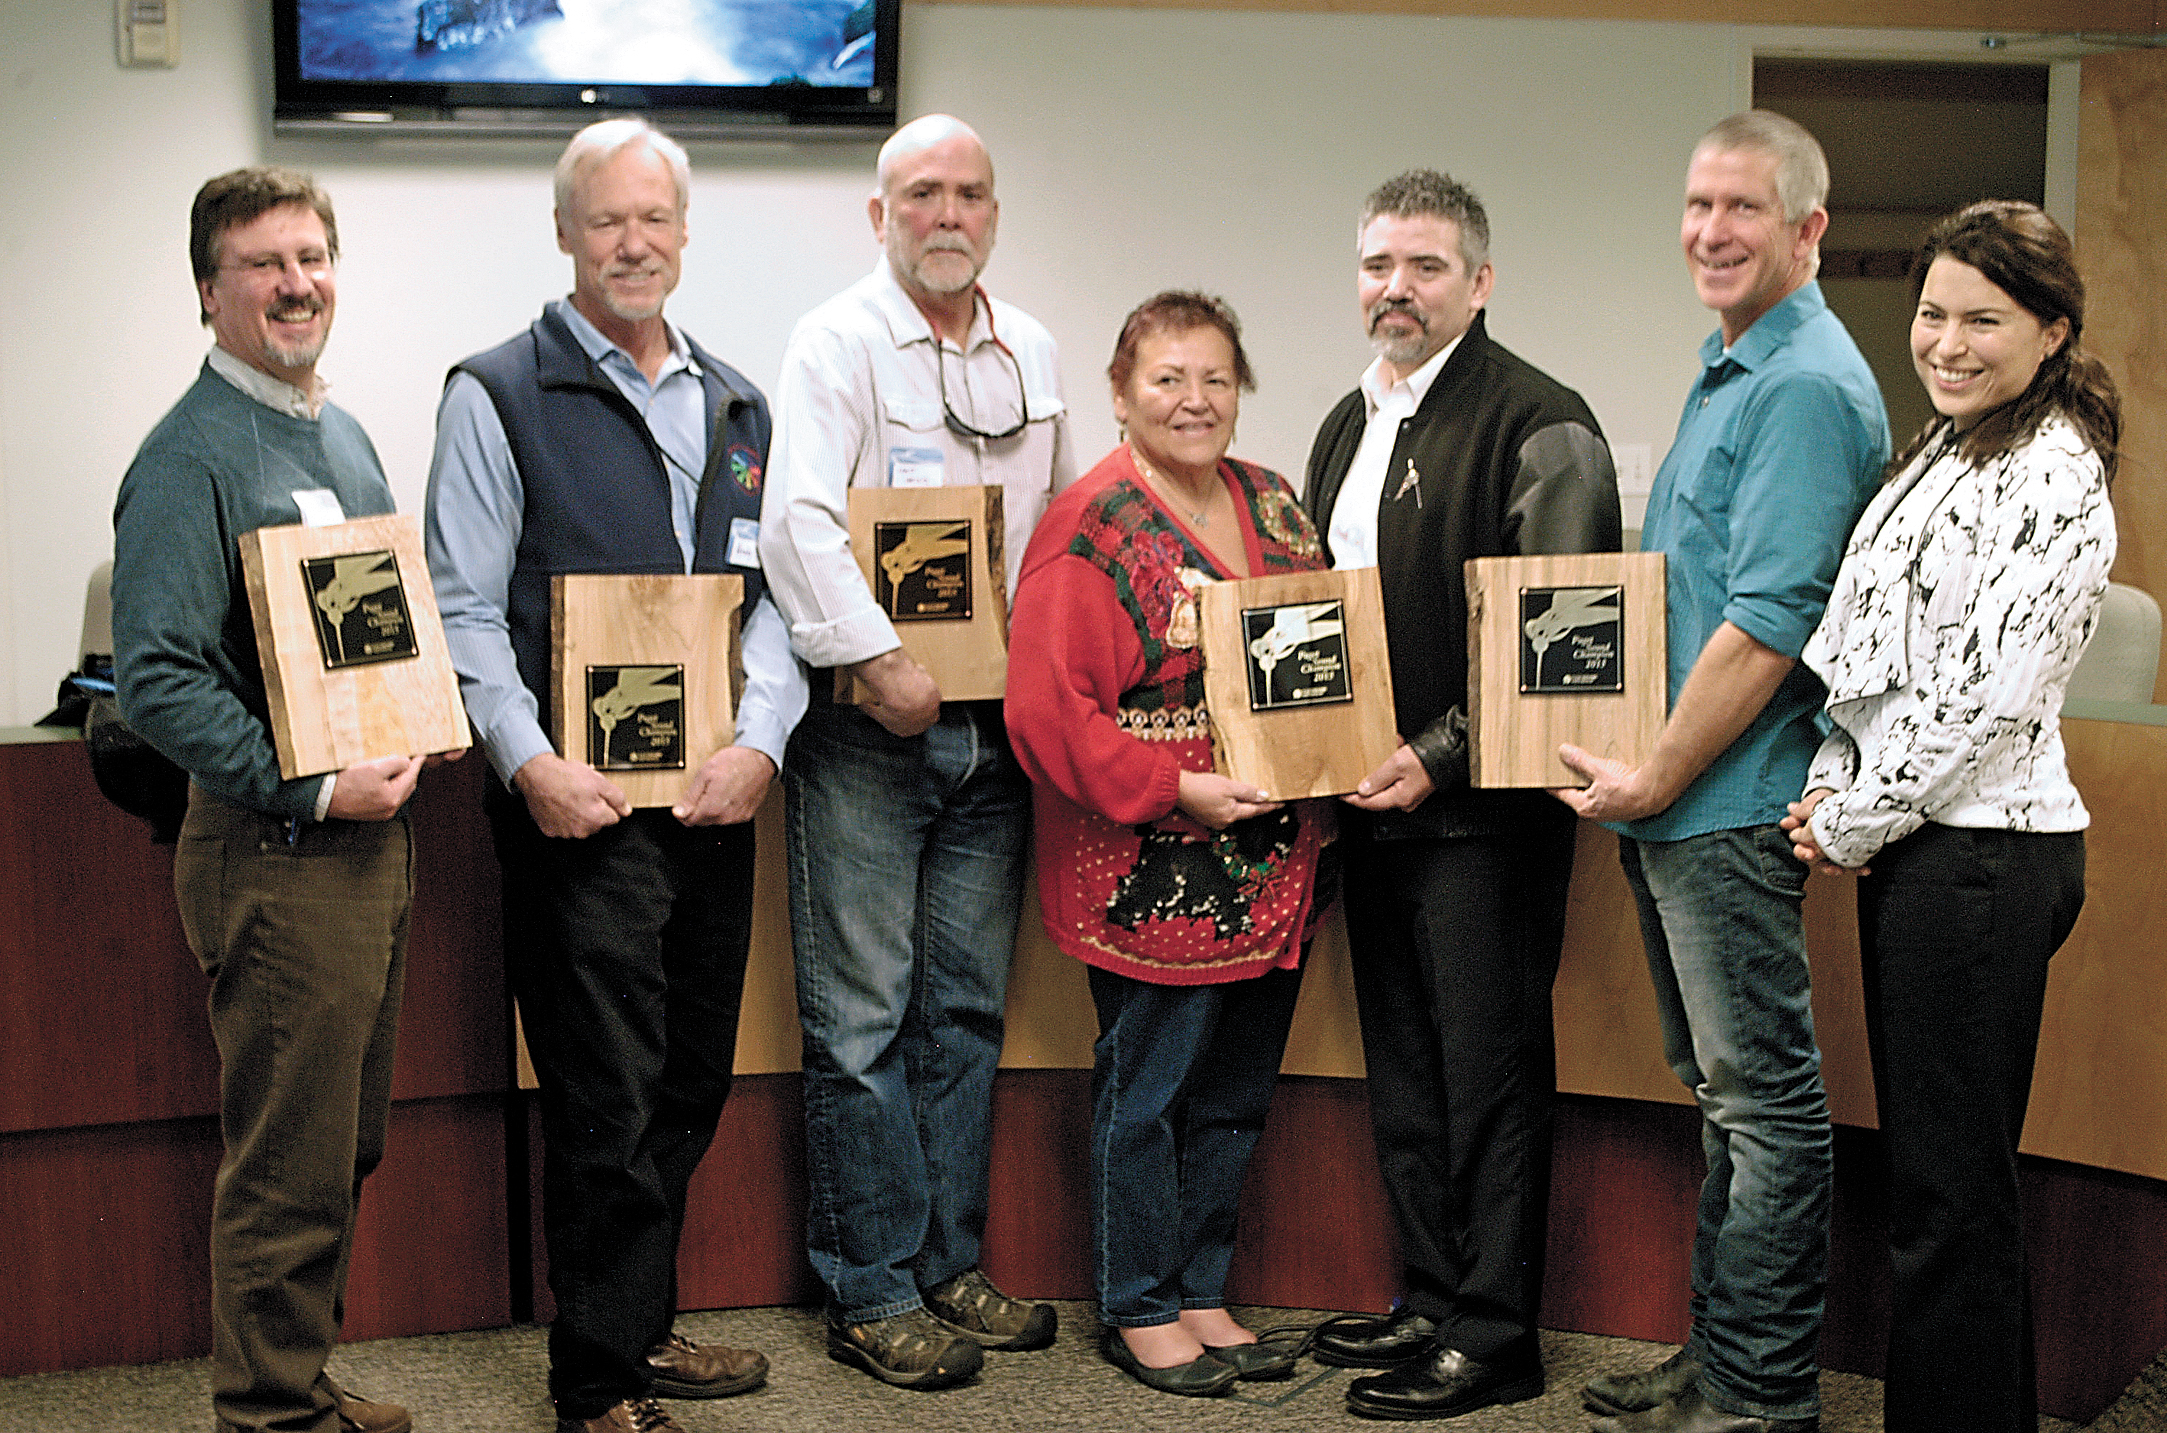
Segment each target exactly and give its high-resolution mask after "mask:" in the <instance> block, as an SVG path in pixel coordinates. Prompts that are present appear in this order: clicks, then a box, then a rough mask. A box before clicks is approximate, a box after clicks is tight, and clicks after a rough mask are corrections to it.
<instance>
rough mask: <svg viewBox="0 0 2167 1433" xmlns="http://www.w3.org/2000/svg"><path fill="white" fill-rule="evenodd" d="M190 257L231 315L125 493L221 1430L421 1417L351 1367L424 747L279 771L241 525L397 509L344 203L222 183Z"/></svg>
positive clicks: (380, 1432)
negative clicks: (195, 1043)
mask: <svg viewBox="0 0 2167 1433" xmlns="http://www.w3.org/2000/svg"><path fill="white" fill-rule="evenodd" d="M188 248H189V259H190V262H191V263H192V264H193V266H194V269H195V276H196V292H197V298H198V301H199V303H200V305H201V316H202V319H203V322H204V323H205V324H206V325H208V326H209V327H210V329H211V331H212V333H213V335H214V336H215V337H216V340H217V344H216V346H215V347H214V348H212V350H211V352H210V356H209V358H208V359H207V360H206V361H205V363H204V365H203V370H202V372H201V373H200V374H199V375H198V376H197V378H196V382H195V384H194V386H193V387H191V388H190V389H189V390H188V391H187V393H185V394H183V395H182V397H181V401H180V402H179V403H178V404H176V405H174V408H173V411H172V412H170V413H168V414H167V415H166V416H165V417H164V418H163V419H162V420H160V422H159V424H158V426H157V427H155V428H153V429H152V430H151V433H150V436H149V437H148V438H145V439H144V440H143V446H142V448H141V449H140V450H139V451H138V452H137V453H136V457H135V461H134V462H133V463H132V464H130V465H129V468H128V474H127V476H126V477H125V478H124V479H122V481H121V487H120V499H119V502H118V504H117V505H116V506H115V508H114V511H113V531H114V549H113V644H114V658H115V675H116V679H117V682H118V686H119V695H120V704H121V710H122V712H123V713H124V714H125V715H126V717H127V718H128V721H129V723H130V724H131V725H133V726H134V727H135V729H136V730H137V731H139V732H141V733H142V735H143V736H144V738H145V739H146V740H147V741H149V742H150V743H151V745H153V746H155V747H156V748H157V749H158V750H159V751H161V752H163V753H165V755H166V756H167V757H169V758H171V759H172V760H173V761H174V762H175V763H176V764H177V765H179V766H180V767H181V768H182V769H184V770H185V771H187V773H188V775H189V792H188V817H187V821H186V823H185V824H184V825H183V826H182V828H181V839H180V846H179V849H178V851H177V852H176V854H175V856H174V862H173V886H174V892H175V894H176V895H177V896H178V898H179V902H180V912H181V924H182V927H183V929H184V930H185V931H186V932H187V935H188V944H189V948H190V949H191V950H193V951H194V952H195V954H196V958H197V960H198V961H200V962H201V963H202V966H203V969H204V971H205V972H206V973H207V974H208V975H209V976H210V977H211V995H210V1012H211V1030H212V1034H213V1036H214V1038H215V1039H216V1040H217V1043H218V1054H219V1065H220V1076H219V1115H220V1125H221V1128H222V1130H223V1132H224V1135H225V1142H226V1151H225V1158H224V1160H223V1162H222V1163H221V1164H220V1165H219V1169H218V1182H217V1186H216V1190H215V1193H214V1194H213V1197H212V1206H211V1285H212V1288H211V1325H212V1327H211V1405H212V1409H213V1411H214V1412H215V1413H216V1415H217V1418H218V1427H219V1429H220V1430H221V1433H256V1431H257V1430H271V1429H278V1430H282V1433H407V1430H408V1429H410V1428H411V1427H412V1420H411V1419H409V1418H408V1417H407V1413H406V1410H405V1409H403V1408H400V1407H397V1406H396V1405H393V1404H388V1403H375V1402H371V1401H370V1400H368V1399H364V1398H357V1397H355V1396H353V1395H352V1394H350V1393H348V1392H346V1390H344V1389H343V1388H341V1387H340V1386H339V1385H338V1384H337V1383H336V1382H335V1381H333V1379H332V1378H331V1376H330V1375H329V1374H328V1373H326V1372H325V1370H324V1365H325V1362H326V1361H327V1360H328V1359H329V1357H330V1355H331V1350H332V1348H333V1346H334V1345H336V1344H337V1342H338V1339H339V1320H340V1316H341V1314H342V1312H343V1303H344V1298H343V1296H344V1291H345V1284H346V1268H347V1262H348V1256H349V1254H350V1252H351V1245H352V1240H353V1231H354V1212H355V1209H356V1206H357V1203H358V1201H359V1197H360V1193H361V1181H362V1179H363V1177H365V1176H366V1175H367V1174H368V1173H369V1171H370V1170H372V1169H374V1168H375V1167H376V1165H377V1162H378V1161H379V1160H380V1159H381V1158H382V1157H383V1152H384V1132H385V1125H386V1120H387V1117H388V1113H389V1108H390V1097H391V1064H392V1053H393V1042H394V1040H395V1038H396V1035H397V1030H398V1019H399V996H400V991H401V988H402V986H403V983H404V976H405V956H406V933H407V919H408V912H409V908H410V904H411V895H412V868H413V859H412V848H411V845H410V842H409V837H408V832H407V825H406V819H405V817H404V815H403V814H402V813H401V808H402V807H403V806H404V805H405V803H406V799H407V797H408V796H410V795H411V794H412V793H413V790H414V782H415V779H416V778H417V777H418V776H419V775H420V773H421V768H422V765H423V762H422V760H421V759H420V758H415V757H387V758H383V759H381V760H376V761H369V762H364V763H362V764H360V765H357V766H353V767H349V768H347V769H346V770H344V771H339V772H335V773H333V774H331V775H329V776H311V777H304V778H301V779H299V780H295V781H286V780H282V779H281V778H280V776H279V765H278V753H277V750H276V749H275V748H274V746H273V744H272V739H271V730H270V726H269V720H268V715H267V714H268V707H267V705H266V703H265V699H264V681H263V667H262V663H261V661H260V660H259V658H258V654H257V651H256V638H255V629H254V627H253V625H252V622H251V619H250V615H249V609H248V597H247V589H246V587H245V586H244V584H243V582H242V576H241V564H240V556H239V552H238V550H237V549H236V547H235V543H234V539H235V538H237V537H238V536H240V535H241V534H243V533H247V532H251V531H253V530H255V529H256V528H259V527H276V526H284V525H289V524H292V523H297V522H307V523H332V522H340V521H344V520H345V519H347V518H354V517H366V516H370V515H372V514H376V513H386V512H389V511H391V509H392V497H391V489H390V487H389V486H388V485H386V483H385V482H384V473H383V468H382V467H381V466H380V465H379V464H378V462H377V460H376V450H375V448H373V447H372V446H371V445H370V443H369V439H368V435H367V434H365V433H363V432H362V431H361V426H360V425H359V424H358V423H356V422H355V421H354V420H353V419H352V418H351V417H349V416H347V415H346V414H345V413H343V412H341V411H339V410H338V409H336V408H333V407H331V406H329V405H328V404H326V403H325V402H324V385H323V383H322V381H321V380H320V379H318V378H317V376H316V360H317V357H318V355H320V354H321V353H322V352H323V346H324V340H325V338H326V337H327V336H328V335H329V334H330V331H331V316H332V311H333V308H334V306H335V303H336V299H337V282H336V270H335V267H334V266H335V265H336V263H337V260H338V227H337V224H336V222H335V221H334V219H333V217H332V213H331V201H330V199H328V198H327V197H326V196H325V195H324V194H323V192H322V191H321V190H319V189H317V187H316V185H315V182H314V181H313V180H312V179H310V178H309V177H308V176H307V175H305V174H300V173H296V172H295V171H292V170H286V169H271V168H262V167H258V168H250V169H239V170H235V171H233V172H232V173H230V174H223V175H220V176H219V177H218V178H216V179H213V180H211V181H210V182H209V183H207V184H205V185H204V186H203V188H202V189H201V190H200V191H198V193H197V194H196V200H195V206H194V209H193V212H192V213H191V215H190V221H189V239H188Z"/></svg>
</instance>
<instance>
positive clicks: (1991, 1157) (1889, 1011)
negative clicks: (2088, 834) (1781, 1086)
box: [1859, 824, 2084, 1433]
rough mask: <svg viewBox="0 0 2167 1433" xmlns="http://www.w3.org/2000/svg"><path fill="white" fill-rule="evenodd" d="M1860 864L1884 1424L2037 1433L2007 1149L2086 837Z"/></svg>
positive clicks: (1916, 839) (2030, 835) (2078, 882)
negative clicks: (1883, 1321)
mask: <svg viewBox="0 0 2167 1433" xmlns="http://www.w3.org/2000/svg"><path fill="white" fill-rule="evenodd" d="M1868 864H1869V867H1870V869H1871V872H1872V873H1871V874H1870V875H1867V876H1865V877H1862V878H1861V879H1860V884H1859V948H1860V952H1861V955H1862V957H1863V959H1864V962H1865V971H1864V973H1865V988H1866V1033H1867V1038H1868V1041H1869V1045H1870V1048H1871V1051H1872V1054H1873V1066H1874V1097H1875V1100H1876V1102H1877V1103H1878V1105H1879V1107H1880V1116H1881V1133H1882V1138H1883V1139H1884V1141H1885V1142H1886V1145H1887V1149H1888V1156H1889V1172H1890V1178H1891V1195H1890V1214H1889V1246H1890V1253H1891V1255H1892V1257H1893V1260H1894V1264H1895V1280H1894V1285H1893V1298H1892V1301H1891V1306H1890V1310H1889V1325H1890V1327H1889V1360H1888V1371H1887V1382H1886V1386H1885V1394H1884V1396H1885V1399H1886V1415H1885V1416H1886V1423H1887V1426H1888V1427H1889V1428H1890V1430H1892V1433H1894V1431H1895V1430H1902V1433H2013V1430H2018V1429H2022V1430H2025V1433H2031V1430H2034V1429H2036V1428H2037V1427H2038V1426H2039V1417H2038V1407H2039V1403H2038V1394H2037V1392H2036V1389H2035V1385H2034V1371H2033V1356H2032V1325H2031V1297H2030V1288H2029V1283H2028V1280H2027V1277H2026V1274H2025V1267H2024V1220H2023V1209H2022V1207H2021V1203H2020V1200H2019V1197H2018V1188H2017V1158H2016V1157H2017V1141H2018V1139H2019V1137H2020V1136H2021V1135H2022V1134H2023V1130H2024V1109H2025V1106H2026V1105H2027V1104H2028V1103H2029V1102H2030V1099H2031V1087H2032V1060H2033V1057H2034V1055H2035V1054H2036V1053H2037V1050H2038V1046H2039V1021H2040V1015H2041V1012H2042V1010H2043V1009H2044V1007H2045V1003H2046V989H2047V962H2048V960H2049V959H2050V958H2051V957H2052V956H2053V954H2054V952H2055V951H2056V950H2057V949H2059V948H2060V946H2061V944H2062V942H2063V940H2065V939H2066V938H2067V937H2068V935H2069V930H2070V927H2072V926H2073V925H2075V924H2076V920H2077V912H2078V911H2079V910H2080V909H2082V907H2083V905H2084V835H2083V833H2082V832H2057V833H2036V832H2018V831H1982V830H1971V829H1965V828H1959V827H1952V826H1937V825H1932V824H1928V825H1926V826H1923V827H1921V828H1920V829H1919V830H1917V831H1915V832H1913V833H1912V834H1911V835H1909V836H1906V837H1905V838H1904V839H1903V840H1901V841H1897V842H1894V843H1892V844H1890V845H1888V846H1886V847H1884V848H1882V850H1881V851H1880V852H1879V853H1878V854H1877V855H1875V856H1874V857H1873V859H1872V860H1871V861H1870V862H1869V863H1868Z"/></svg>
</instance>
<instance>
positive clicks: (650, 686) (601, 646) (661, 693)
mask: <svg viewBox="0 0 2167 1433" xmlns="http://www.w3.org/2000/svg"><path fill="white" fill-rule="evenodd" d="M744 596H745V579H743V578H742V577H739V576H738V575H737V574H736V573H714V572H700V573H691V574H682V573H622V574H620V573H571V574H559V575H558V576H556V577H553V578H551V579H550V584H549V635H550V649H549V659H550V693H551V697H552V700H551V702H550V736H551V737H552V738H554V739H555V741H556V743H557V750H558V751H559V752H560V753H561V754H562V755H563V756H564V759H565V760H567V761H579V762H585V763H586V764H587V765H589V766H591V767H593V768H594V769H595V770H597V771H599V772H601V773H602V774H603V775H604V776H607V777H608V778H609V779H610V780H612V781H614V782H616V783H617V785H618V786H619V787H620V788H622V789H623V791H624V794H625V799H626V800H628V801H630V802H631V803H632V804H633V805H634V806H674V805H676V804H677V800H678V798H679V797H681V796H683V795H684V794H685V787H686V785H687V783H689V782H690V781H691V780H692V776H693V773H694V772H696V771H698V770H699V769H700V766H701V764H702V763H703V762H705V761H706V760H707V758H708V757H710V756H712V755H714V754H715V753H716V752H717V751H719V750H721V749H722V748H723V747H726V746H728V745H730V743H731V741H732V740H733V739H734V738H735V736H736V730H735V726H734V723H735V722H736V719H737V718H736V711H737V701H736V698H737V695H738V692H739V690H740V689H741V687H742V684H743V676H742V673H741V664H740V660H739V655H738V607H739V605H740V604H741V603H742V602H743V600H744Z"/></svg>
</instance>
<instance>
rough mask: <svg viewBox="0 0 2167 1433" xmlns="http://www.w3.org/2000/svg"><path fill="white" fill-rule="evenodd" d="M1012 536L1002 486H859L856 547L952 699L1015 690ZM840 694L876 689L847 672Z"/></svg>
mask: <svg viewBox="0 0 2167 1433" xmlns="http://www.w3.org/2000/svg"><path fill="white" fill-rule="evenodd" d="M1006 535H1007V528H1006V526H1005V524H1004V522H1003V519H1002V514H1001V490H1000V489H999V488H997V487H991V486H987V487H975V486H974V487H955V488H852V489H851V490H850V550H851V551H852V552H853V553H855V554H857V558H858V568H859V570H860V571H862V572H863V573H864V574H865V584H866V586H868V587H870V588H871V589H872V590H873V600H874V601H875V602H877V603H879V604H880V610H881V611H883V612H885V613H887V614H888V620H889V621H891V622H893V623H894V624H895V634H896V636H898V637H900V638H902V640H903V650H904V651H906V652H908V653H910V655H911V657H912V658H913V659H914V660H915V661H916V662H917V663H918V664H919V665H920V666H922V667H924V668H925V669H926V670H927V671H928V672H931V673H932V674H933V680H934V681H936V682H938V683H940V689H941V700H942V701H950V702H968V701H979V700H983V699H986V698H995V699H997V698H999V697H1002V696H1004V695H1006V694H1007V691H1008V560H1007V558H1006V557H1005V556H1004V555H1003V552H1002V547H1003V543H1004V539H1005V538H1006ZM835 699H836V700H837V701H848V702H859V701H869V700H871V699H872V694H871V693H870V692H868V691H867V690H866V689H865V687H864V686H863V685H862V684H860V683H858V682H857V681H856V680H854V679H853V678H851V677H850V676H849V674H848V673H844V672H840V671H839V672H837V673H836V681H835Z"/></svg>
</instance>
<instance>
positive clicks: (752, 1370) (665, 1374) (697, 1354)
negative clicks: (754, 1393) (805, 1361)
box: [647, 1332, 767, 1398]
mask: <svg viewBox="0 0 2167 1433" xmlns="http://www.w3.org/2000/svg"><path fill="white" fill-rule="evenodd" d="M647 1368H648V1371H649V1373H650V1374H652V1375H653V1377H654V1384H655V1396H656V1397H657V1398H728V1397H729V1396H730V1395H731V1394H733V1393H743V1392H745V1391H746V1390H747V1389H752V1388H758V1387H759V1386H760V1385H761V1384H763V1383H765V1382H767V1355H766V1354H764V1353H758V1352H755V1351H754V1350H752V1349H749V1348H730V1347H727V1346H725V1345H723V1344H719V1343H711V1344H707V1345H704V1346H703V1345H700V1344H696V1343H694V1342H693V1341H692V1340H691V1339H689V1338H686V1337H685V1336H684V1335H683V1334H680V1333H674V1332H673V1333H672V1334H671V1335H670V1336H669V1337H668V1338H666V1339H664V1340H663V1341H662V1342H660V1343H658V1344H656V1345H655V1346H654V1347H653V1348H651V1349H649V1350H647Z"/></svg>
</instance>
